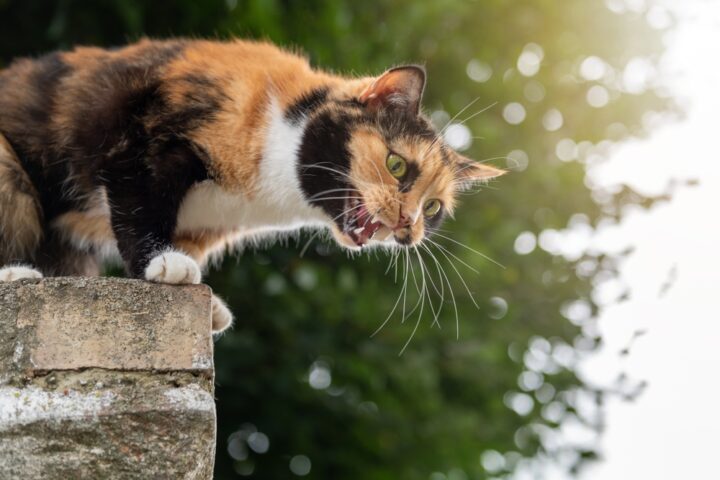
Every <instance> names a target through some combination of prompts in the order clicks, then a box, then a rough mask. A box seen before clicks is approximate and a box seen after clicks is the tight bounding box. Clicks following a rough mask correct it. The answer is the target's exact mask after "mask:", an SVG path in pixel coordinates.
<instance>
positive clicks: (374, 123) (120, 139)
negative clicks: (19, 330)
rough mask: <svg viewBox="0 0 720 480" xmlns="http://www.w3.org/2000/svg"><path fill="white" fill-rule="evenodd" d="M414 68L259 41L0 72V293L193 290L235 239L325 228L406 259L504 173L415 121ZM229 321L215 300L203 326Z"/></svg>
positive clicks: (118, 52)
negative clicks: (112, 273)
mask: <svg viewBox="0 0 720 480" xmlns="http://www.w3.org/2000/svg"><path fill="white" fill-rule="evenodd" d="M424 86H425V71H424V69H423V68H422V67H418V66H412V65H411V66H402V67H397V68H392V69H390V70H388V71H386V72H385V73H383V74H382V75H380V76H379V77H366V78H345V77H341V76H337V75H333V74H330V73H326V72H322V71H319V70H314V69H312V68H311V67H310V66H309V64H308V62H307V60H306V59H304V58H302V57H300V56H297V55H295V54H291V53H289V52H286V51H283V50H281V49H279V48H277V47H275V46H273V45H271V44H268V43H256V42H250V41H240V40H235V41H228V42H218V41H201V40H170V41H154V40H143V41H140V42H139V43H137V44H134V45H130V46H127V47H124V48H120V49H113V50H104V49H100V48H76V49H74V50H72V51H69V52H58V53H51V54H48V55H45V56H43V57H40V58H37V59H23V60H17V61H15V62H14V63H12V64H11V65H10V66H9V67H8V68H7V69H5V70H3V71H1V72H0V266H2V265H7V266H6V267H5V268H2V269H0V281H10V280H14V279H18V278H27V277H37V278H39V277H41V276H42V275H96V274H98V273H99V266H100V264H101V262H102V260H103V259H104V258H106V257H108V256H112V255H113V254H115V255H117V253H119V255H120V257H121V258H122V261H123V263H124V265H125V268H126V270H127V273H128V274H129V275H130V276H132V277H135V278H143V279H146V280H149V281H154V282H162V283H171V284H187V283H199V282H200V280H201V266H202V265H204V264H205V263H206V261H207V259H208V257H209V256H211V255H213V254H216V253H218V252H223V251H225V249H226V247H228V246H229V245H232V244H235V243H237V242H241V241H242V240H243V239H248V238H257V237H258V236H264V235H272V234H277V233H278V232H288V231H294V230H297V229H299V228H302V227H317V228H327V229H329V230H330V231H331V232H332V236H333V238H334V239H335V241H336V242H337V243H338V244H339V245H341V246H343V247H345V248H347V249H351V250H359V249H365V248H372V247H375V246H381V247H382V246H384V247H388V248H404V247H409V246H413V245H416V244H417V243H419V242H421V241H422V240H423V238H424V237H425V236H426V235H428V234H429V233H431V232H432V231H433V229H435V228H437V227H438V225H439V224H440V222H441V221H442V219H443V218H444V217H445V216H447V215H450V214H452V211H453V208H454V207H455V203H456V194H457V193H458V192H459V191H461V190H464V189H466V188H468V187H470V186H472V185H473V184H475V183H477V182H483V181H487V180H488V179H490V178H493V177H496V176H498V175H500V174H502V173H503V172H502V171H501V170H499V169H497V168H494V167H491V166H488V165H483V164H480V163H476V162H473V161H471V160H468V159H466V158H464V157H463V156H461V155H460V154H459V153H457V152H455V151H454V150H452V149H451V148H450V147H449V146H448V145H447V144H446V143H445V142H444V141H443V139H442V136H441V135H440V134H439V133H438V132H437V131H435V130H434V129H433V127H432V126H431V124H430V122H429V121H428V120H427V119H426V118H425V117H424V116H423V115H422V114H421V113H420V101H421V97H422V93H423V89H424ZM231 322H232V315H231V314H230V312H229V310H228V309H227V307H226V306H225V305H224V304H223V302H222V301H221V300H219V299H218V298H217V297H213V319H212V329H213V331H214V332H219V331H222V330H224V329H225V328H227V327H228V326H230V324H231Z"/></svg>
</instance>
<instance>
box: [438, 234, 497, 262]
mask: <svg viewBox="0 0 720 480" xmlns="http://www.w3.org/2000/svg"><path fill="white" fill-rule="evenodd" d="M436 235H437V236H438V237H441V238H444V239H446V240H449V241H451V242H453V243H455V244H457V245H460V246H461V247H463V248H466V249H468V250H470V251H471V252H473V253H475V254H477V255H480V256H481V257H483V258H484V259H485V260H489V261H491V262H492V263H494V264H495V265H497V266H498V267H500V268H502V269H505V268H506V267H505V265H503V264H502V263H500V262H498V261H496V260H493V259H492V258H490V257H488V256H487V255H485V254H484V253H482V252H478V251H477V250H475V249H474V248H472V247H469V246H467V245H465V244H464V243H462V242H458V241H457V240H455V239H454V238H452V237H448V236H447V235H443V234H441V233H436Z"/></svg>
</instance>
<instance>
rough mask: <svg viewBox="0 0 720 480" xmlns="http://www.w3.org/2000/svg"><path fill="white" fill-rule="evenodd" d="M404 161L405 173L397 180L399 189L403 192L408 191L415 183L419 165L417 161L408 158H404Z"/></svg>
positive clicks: (418, 173)
mask: <svg viewBox="0 0 720 480" xmlns="http://www.w3.org/2000/svg"><path fill="white" fill-rule="evenodd" d="M406 162H407V170H406V172H405V175H403V177H402V178H401V179H400V180H399V182H400V185H399V189H400V191H401V192H403V193H406V192H409V191H410V189H411V188H412V187H413V185H414V184H415V180H417V178H418V177H419V176H420V167H419V166H418V164H417V162H413V161H410V160H406Z"/></svg>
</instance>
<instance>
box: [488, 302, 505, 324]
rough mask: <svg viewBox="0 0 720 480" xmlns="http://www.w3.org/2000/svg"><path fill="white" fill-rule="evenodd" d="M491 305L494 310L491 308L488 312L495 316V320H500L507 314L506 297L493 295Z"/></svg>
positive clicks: (492, 316)
mask: <svg viewBox="0 0 720 480" xmlns="http://www.w3.org/2000/svg"><path fill="white" fill-rule="evenodd" d="M490 306H491V307H492V310H490V312H489V313H488V315H489V316H490V318H494V319H495V320H500V319H501V318H503V317H504V316H505V315H506V314H507V311H508V303H507V302H506V301H505V299H504V298H501V297H491V298H490Z"/></svg>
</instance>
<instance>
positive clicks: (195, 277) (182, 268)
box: [144, 250, 201, 284]
mask: <svg viewBox="0 0 720 480" xmlns="http://www.w3.org/2000/svg"><path fill="white" fill-rule="evenodd" d="M144 275H145V280H149V281H151V282H158V283H171V284H187V283H200V278H201V274H200V267H199V266H198V264H197V262H196V261H195V260H193V259H192V258H190V257H188V256H187V255H185V254H184V253H182V252H178V251H175V250H168V251H166V252H161V253H158V254H157V255H155V256H154V257H153V258H152V259H151V260H150V263H148V266H147V267H146V268H145V273H144Z"/></svg>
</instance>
